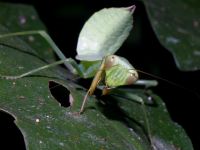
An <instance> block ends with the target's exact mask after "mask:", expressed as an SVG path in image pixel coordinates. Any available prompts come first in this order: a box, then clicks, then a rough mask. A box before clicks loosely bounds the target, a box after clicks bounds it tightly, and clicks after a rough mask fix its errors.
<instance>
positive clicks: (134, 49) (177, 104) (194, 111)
mask: <svg viewBox="0 0 200 150" xmlns="http://www.w3.org/2000/svg"><path fill="white" fill-rule="evenodd" d="M4 2H12V3H24V4H31V5H33V6H34V7H35V8H36V10H37V12H38V14H39V16H40V18H41V20H42V21H43V22H44V24H45V26H46V27H47V29H48V32H49V34H50V35H51V37H52V38H53V40H54V41H55V42H56V44H57V45H58V46H59V47H60V49H62V50H63V52H64V53H65V55H66V56H67V57H69V56H70V57H72V58H74V57H75V55H76V51H75V49H76V44H77V38H78V35H79V32H80V30H81V28H82V26H83V24H84V22H85V21H86V20H87V19H88V18H89V17H90V15H91V14H93V13H94V12H95V11H97V10H100V9H102V8H104V7H123V6H130V5H133V4H135V5H136V6H137V8H136V12H135V13H134V21H135V22H134V29H133V30H132V32H131V35H130V37H129V38H128V40H127V41H126V42H125V44H124V45H123V46H122V47H121V48H120V50H119V51H118V52H117V55H120V56H123V57H126V58H127V59H128V60H130V62H131V63H132V64H133V65H134V67H135V68H137V69H140V70H143V71H146V72H149V73H152V74H155V75H158V76H160V77H163V78H166V79H168V80H170V81H173V82H175V83H177V84H180V85H183V86H184V87H185V88H188V89H190V90H193V89H195V90H196V91H197V92H199V83H200V82H199V81H198V79H199V77H200V71H196V72H181V71H180V70H179V69H177V67H176V65H175V61H174V59H173V57H172V55H171V53H170V52H169V51H168V50H167V49H165V48H164V47H162V46H161V44H160V43H159V41H158V39H157V38H156V36H155V34H154V32H153V30H152V28H151V25H150V22H149V20H148V17H147V14H146V11H145V8H144V5H143V4H142V3H141V2H138V1H131V0H109V1H107V0H101V1H100V0H96V1H89V0H84V1H59V0H57V1H43V0H41V1H33V0H32V1H31V0H30V1H26V0H16V1H14V0H7V1H4ZM140 76H141V77H142V78H148V79H152V78H151V77H148V76H145V75H140ZM155 92H156V93H158V95H160V96H161V98H162V99H163V100H164V101H165V103H166V105H167V108H168V111H169V113H170V115H171V118H172V119H173V120H174V121H175V122H177V123H178V124H180V125H181V126H182V127H183V128H184V129H185V130H186V132H187V134H188V135H189V137H190V138H191V140H192V143H193V145H194V149H200V147H199V143H198V142H199V138H198V135H199V126H198V123H197V121H199V119H198V118H199V117H198V114H199V105H198V104H199V100H200V99H199V98H198V97H197V96H196V95H195V94H194V93H193V92H190V91H189V90H186V89H183V88H179V87H176V86H173V85H170V84H169V83H166V82H163V81H159V88H156V89H155ZM0 117H1V118H2V119H1V123H0V132H1V139H0V140H1V141H0V143H4V141H7V140H10V141H11V142H13V144H12V145H10V146H13V147H19V149H22V148H24V143H23V142H21V143H20V142H18V141H23V140H22V139H23V137H22V134H21V133H20V131H19V130H18V129H17V128H16V127H15V125H14V124H12V123H11V122H13V118H11V117H10V116H8V115H7V114H5V113H0ZM2 122H4V123H2ZM13 128H14V129H13ZM10 129H11V130H10ZM3 131H7V133H6V134H2V133H3ZM2 141H3V142H2ZM14 143H18V144H16V145H15V144H14ZM4 144H5V143H4ZM0 146H1V145H0ZM7 146H9V145H7Z"/></svg>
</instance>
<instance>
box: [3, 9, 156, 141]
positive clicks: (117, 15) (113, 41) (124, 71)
mask: <svg viewBox="0 0 200 150" xmlns="http://www.w3.org/2000/svg"><path fill="white" fill-rule="evenodd" d="M134 10H135V6H134V5H133V6H130V7H127V8H109V9H102V10H100V11H98V12H96V13H95V14H94V15H92V16H91V17H90V18H89V20H88V21H87V22H86V23H85V25H84V27H83V29H82V31H81V33H80V35H79V39H78V44H77V56H76V58H77V59H78V60H80V61H83V63H84V62H85V61H87V62H88V61H89V62H91V64H92V65H94V66H97V68H96V69H95V72H96V75H95V77H94V79H93V81H92V84H91V86H90V88H89V90H88V92H87V93H86V95H85V97H84V100H83V103H82V106H81V109H80V111H79V114H80V113H82V112H83V110H84V106H85V103H86V100H87V97H88V95H92V94H93V92H94V90H95V89H96V87H97V86H98V84H99V82H100V81H101V80H105V88H104V89H103V93H107V91H108V89H109V88H114V87H118V86H122V85H130V84H134V83H135V84H144V85H147V86H155V85H157V82H156V81H147V80H142V81H140V80H138V72H137V70H136V69H134V67H133V66H132V65H131V64H130V63H129V62H128V60H126V59H125V58H123V57H120V56H116V55H114V53H115V52H116V51H117V50H118V49H119V48H120V46H121V45H122V43H123V42H124V41H125V39H126V38H127V37H128V35H129V32H130V30H131V29H132V23H133V19H132V14H133V12H134ZM30 34H39V35H41V36H42V37H43V38H44V39H46V40H47V42H48V43H49V44H50V45H51V47H52V48H53V50H54V51H55V52H56V54H57V55H58V56H59V58H60V59H61V60H60V61H57V62H55V63H52V64H48V65H46V66H42V67H40V68H37V69H34V70H31V71H29V72H26V73H24V74H21V75H19V76H1V77H2V78H6V79H19V78H22V77H25V76H27V75H30V74H33V73H35V72H38V71H40V70H43V69H47V68H50V67H53V66H55V65H59V64H62V63H64V64H65V66H66V67H67V68H68V69H69V70H70V71H71V72H72V73H74V74H77V75H79V76H81V77H84V78H87V77H91V72H90V73H87V71H85V70H84V71H83V69H82V65H77V63H76V62H75V61H74V60H73V59H71V58H66V57H65V56H64V55H63V54H62V52H61V51H60V50H59V48H58V47H57V46H56V44H55V43H54V42H53V40H52V39H51V38H50V36H49V35H48V34H47V33H46V32H45V31H24V32H16V33H8V34H3V35H0V38H8V37H11V36H23V35H30ZM135 100H136V101H138V102H140V103H141V104H142V107H143V112H144V117H145V120H146V125H147V130H148V131H147V132H148V136H149V139H150V141H151V134H150V127H149V123H148V119H147V115H146V111H145V109H144V102H143V100H142V98H140V97H139V96H135Z"/></svg>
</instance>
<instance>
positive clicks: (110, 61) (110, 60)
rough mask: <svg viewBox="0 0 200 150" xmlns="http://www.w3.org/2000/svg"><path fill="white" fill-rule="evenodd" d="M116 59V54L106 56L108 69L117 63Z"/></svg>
mask: <svg viewBox="0 0 200 150" xmlns="http://www.w3.org/2000/svg"><path fill="white" fill-rule="evenodd" d="M115 59H116V57H115V56H114V55H110V56H107V57H106V61H105V67H106V69H109V68H110V67H112V66H113V65H114V64H115Z"/></svg>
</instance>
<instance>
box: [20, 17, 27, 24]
mask: <svg viewBox="0 0 200 150" xmlns="http://www.w3.org/2000/svg"><path fill="white" fill-rule="evenodd" d="M19 23H20V24H21V25H23V24H25V23H26V17H25V16H19Z"/></svg>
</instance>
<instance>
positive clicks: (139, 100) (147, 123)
mask: <svg viewBox="0 0 200 150" xmlns="http://www.w3.org/2000/svg"><path fill="white" fill-rule="evenodd" d="M132 98H133V99H134V100H135V101H137V102H139V103H140V104H141V106H142V111H143V114H144V119H145V124H146V130H147V134H148V138H149V141H150V143H151V146H152V149H155V148H154V145H153V141H152V135H151V129H150V123H149V119H148V116H147V111H146V108H145V104H144V101H143V99H142V98H141V97H140V96H138V95H135V94H134V95H132Z"/></svg>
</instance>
